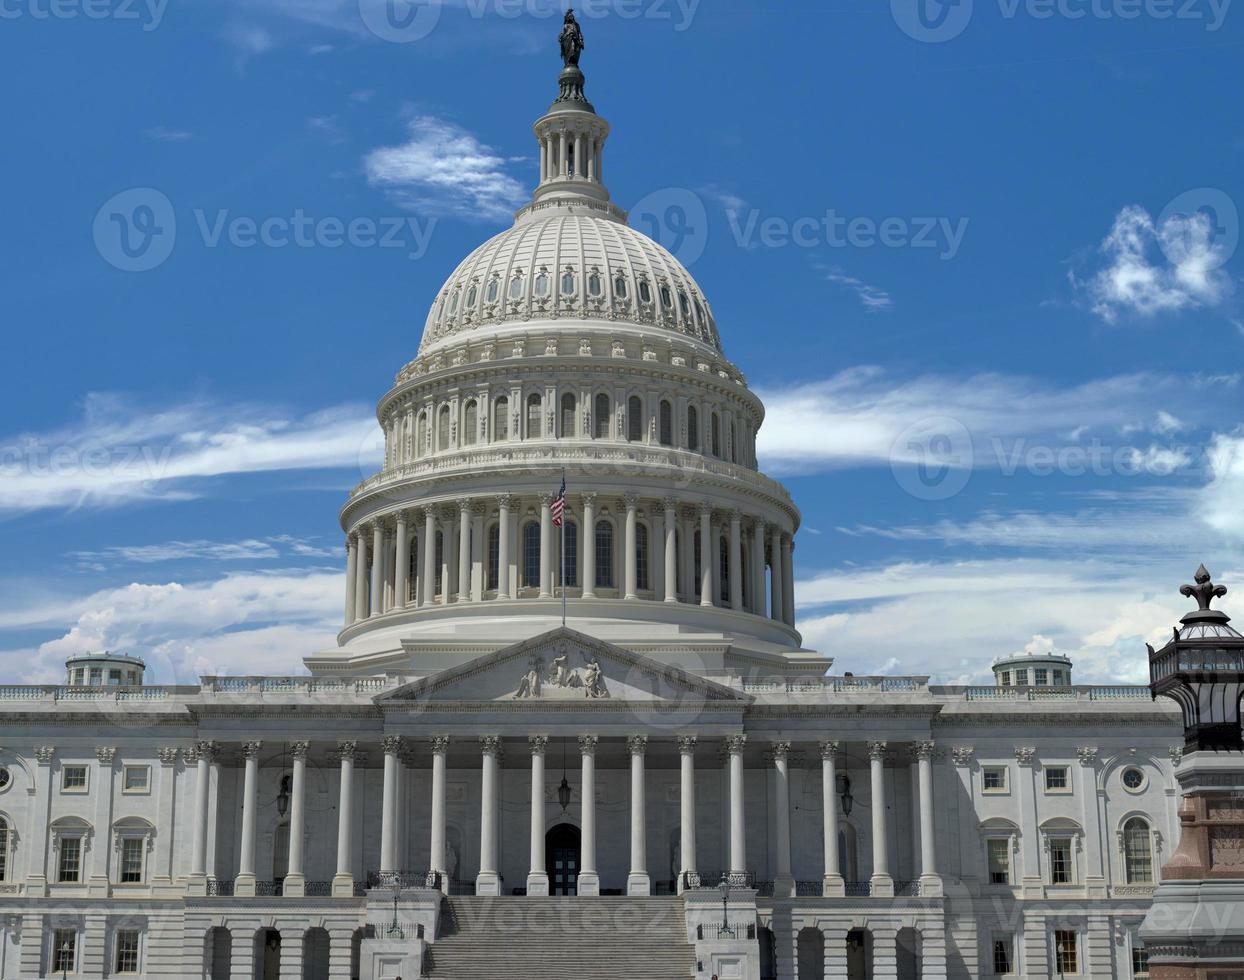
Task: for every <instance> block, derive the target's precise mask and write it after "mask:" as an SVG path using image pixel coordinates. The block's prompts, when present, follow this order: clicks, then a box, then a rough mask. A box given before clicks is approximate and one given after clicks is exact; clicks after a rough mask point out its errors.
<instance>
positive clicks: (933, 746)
mask: <svg viewBox="0 0 1244 980" xmlns="http://www.w3.org/2000/svg"><path fill="white" fill-rule="evenodd" d="M936 754H937V743H936V742H932V741H927V742H917V743H916V744H915V745H913V746H912V747H911V755H912V758H913V759H916V760H923V759H927V760H929V761H930V762H932V761H933V757H934V756H935V755H936Z"/></svg>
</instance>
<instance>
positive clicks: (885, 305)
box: [824, 266, 894, 313]
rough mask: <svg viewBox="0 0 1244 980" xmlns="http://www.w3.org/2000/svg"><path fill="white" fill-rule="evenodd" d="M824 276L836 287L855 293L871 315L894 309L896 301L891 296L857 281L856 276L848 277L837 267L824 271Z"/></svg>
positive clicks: (861, 281)
mask: <svg viewBox="0 0 1244 980" xmlns="http://www.w3.org/2000/svg"><path fill="white" fill-rule="evenodd" d="M824 275H825V279H826V281H827V282H831V283H833V284H834V285H835V286H842V287H844V288H846V289H849V290H850V291H851V292H853V293H854V294H855V298H856V299H858V300H859V301H860V306H862V307H864V309H865V310H867V311H868V312H869V313H883V312H886V311H888V310H892V309H893V308H894V300H893V299H891V297H890V294H889V293H887V292H886V291H885V290H884V289H880V288H879V287H877V286H872V285H869V284H868V283H866V282H864V280H863V279H857V278H856V277H855V276H851V275H848V274H847V273H845V272H844V271H843V270H842V269H840V268H838V267H837V266H834V267H832V268H829V269H826V270H824Z"/></svg>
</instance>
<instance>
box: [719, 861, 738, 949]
mask: <svg viewBox="0 0 1244 980" xmlns="http://www.w3.org/2000/svg"><path fill="white" fill-rule="evenodd" d="M717 890H718V891H719V892H721V936H720V938H721V939H733V938H734V930H733V929H731V928H730V916H729V905H730V879H729V878H727V877H726V876H725V875H722V876H721V881H720V882H719V883H718V885H717Z"/></svg>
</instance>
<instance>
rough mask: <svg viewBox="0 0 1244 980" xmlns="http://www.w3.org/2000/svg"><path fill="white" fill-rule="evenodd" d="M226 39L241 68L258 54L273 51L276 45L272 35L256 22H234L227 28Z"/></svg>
mask: <svg viewBox="0 0 1244 980" xmlns="http://www.w3.org/2000/svg"><path fill="white" fill-rule="evenodd" d="M224 37H225V40H226V41H227V42H228V43H229V45H230V46H231V47H232V48H233V50H234V52H235V55H236V57H235V59H234V64H235V65H236V66H237V68H238V69H239V70H240V69H242V68H244V67H245V66H246V63H247V62H248V61H250V59H251V58H254V57H256V56H258V55H261V54H264V53H265V52H267V51H271V50H272V48H273V47H274V45H275V43H276V42H275V41H274V39H273V37H272V35H271V34H270V33H269V32H268V31H267V30H266V29H265V28H263V27H259V26H257V25H255V24H244V23H238V22H235V23H232V24H229V25H228V26H227V27H226V28H225V32H224Z"/></svg>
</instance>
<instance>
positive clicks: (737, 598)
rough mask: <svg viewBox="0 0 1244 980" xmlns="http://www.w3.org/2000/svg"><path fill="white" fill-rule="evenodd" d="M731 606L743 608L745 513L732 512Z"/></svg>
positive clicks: (732, 607)
mask: <svg viewBox="0 0 1244 980" xmlns="http://www.w3.org/2000/svg"><path fill="white" fill-rule="evenodd" d="M729 562H730V608H731V609H740V610H741V609H742V608H743V515H742V514H740V513H739V512H738V511H737V510H732V511H731V512H730V557H729Z"/></svg>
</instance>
